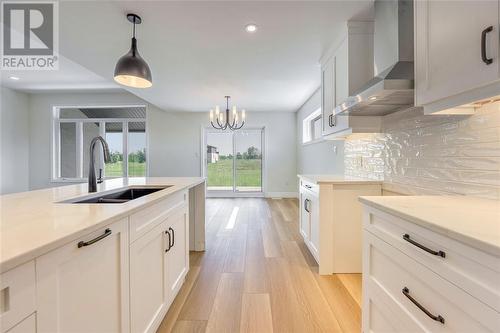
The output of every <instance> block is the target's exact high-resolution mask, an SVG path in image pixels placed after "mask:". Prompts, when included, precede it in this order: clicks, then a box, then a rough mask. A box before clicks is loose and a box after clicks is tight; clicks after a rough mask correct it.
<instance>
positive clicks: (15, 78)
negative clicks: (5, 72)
mask: <svg viewBox="0 0 500 333" xmlns="http://www.w3.org/2000/svg"><path fill="white" fill-rule="evenodd" d="M9 79H11V80H14V81H19V80H21V78H19V77H17V76H9Z"/></svg>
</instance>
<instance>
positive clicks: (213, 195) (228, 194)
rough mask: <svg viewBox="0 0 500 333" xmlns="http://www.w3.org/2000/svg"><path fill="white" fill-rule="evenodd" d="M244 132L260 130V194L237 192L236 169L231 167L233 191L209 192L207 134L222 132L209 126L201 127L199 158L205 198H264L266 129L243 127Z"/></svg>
mask: <svg viewBox="0 0 500 333" xmlns="http://www.w3.org/2000/svg"><path fill="white" fill-rule="evenodd" d="M245 130H260V131H261V152H262V161H261V168H262V170H261V191H260V192H238V191H236V188H235V184H234V183H235V182H234V180H236V175H235V172H236V168H234V167H233V191H209V190H208V175H207V168H206V165H207V133H209V132H222V131H221V130H216V129H214V128H212V127H209V126H203V125H202V126H201V136H200V137H201V154H200V156H201V158H200V162H201V165H200V168H201V175H202V177H204V178H205V179H207V197H209V198H210V197H211V198H236V197H239V198H245V197H246V198H262V197H264V193H266V190H267V181H266V180H267V156H266V154H267V141H266V127H265V126H253V127H245V129H242V130H241V131H245ZM234 150H235V142H234V140H233V152H234Z"/></svg>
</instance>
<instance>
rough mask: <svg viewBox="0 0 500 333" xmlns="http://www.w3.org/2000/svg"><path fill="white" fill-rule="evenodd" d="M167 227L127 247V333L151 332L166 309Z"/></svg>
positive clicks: (159, 227) (160, 228) (158, 227)
mask: <svg viewBox="0 0 500 333" xmlns="http://www.w3.org/2000/svg"><path fill="white" fill-rule="evenodd" d="M167 223H168V221H167V220H164V221H163V222H162V223H161V224H160V225H158V226H157V227H156V228H154V229H153V230H151V231H149V232H148V233H147V234H146V235H144V236H143V237H141V238H139V239H138V240H137V241H135V242H134V243H132V244H131V245H130V314H131V315H130V328H131V332H154V330H155V329H156V327H157V326H158V325H159V320H161V318H162V317H163V314H164V313H165V312H166V309H167V307H168V304H167V302H168V299H169V293H168V287H167V253H166V249H167V248H168V239H167V237H166V236H167V232H168V225H167Z"/></svg>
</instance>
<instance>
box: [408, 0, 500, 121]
mask: <svg viewBox="0 0 500 333" xmlns="http://www.w3.org/2000/svg"><path fill="white" fill-rule="evenodd" d="M414 6H415V7H414V9H415V11H414V13H415V17H414V24H415V26H414V28H415V103H416V104H417V105H419V106H424V109H425V112H426V113H432V112H435V111H441V110H443V109H447V108H451V107H455V106H458V105H462V104H466V103H470V102H474V101H476V100H478V99H482V98H487V97H491V96H493V95H497V94H500V84H499V81H498V79H499V58H498V41H499V12H498V10H499V4H498V1H488V0H487V1H472V0H468V1H424V0H421V1H415V2H414Z"/></svg>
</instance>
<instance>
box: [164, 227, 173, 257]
mask: <svg viewBox="0 0 500 333" xmlns="http://www.w3.org/2000/svg"><path fill="white" fill-rule="evenodd" d="M165 234H167V236H168V247H167V248H166V249H165V252H168V251H169V250H170V248H171V247H172V245H171V243H172V235H170V231H168V230H167V231H165Z"/></svg>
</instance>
